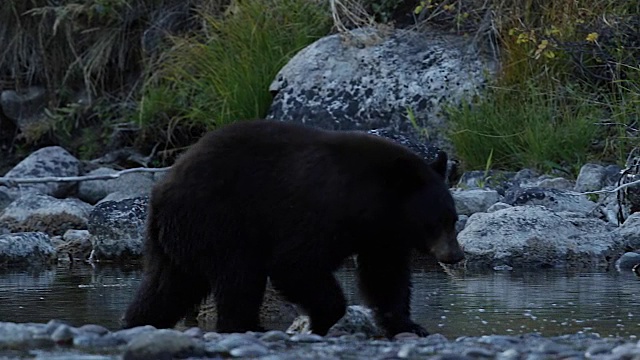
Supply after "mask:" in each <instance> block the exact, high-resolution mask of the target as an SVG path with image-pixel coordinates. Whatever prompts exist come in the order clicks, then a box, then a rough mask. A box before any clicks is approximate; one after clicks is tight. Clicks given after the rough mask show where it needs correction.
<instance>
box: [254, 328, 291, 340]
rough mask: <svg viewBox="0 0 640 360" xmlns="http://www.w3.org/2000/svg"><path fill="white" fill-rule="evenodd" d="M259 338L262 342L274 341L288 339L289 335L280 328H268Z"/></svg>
mask: <svg viewBox="0 0 640 360" xmlns="http://www.w3.org/2000/svg"><path fill="white" fill-rule="evenodd" d="M260 340H262V341H264V342H275V341H283V340H289V335H288V334H287V333H285V332H284V331H280V330H270V331H267V332H266V333H264V334H263V335H262V336H260Z"/></svg>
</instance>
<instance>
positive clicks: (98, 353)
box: [0, 320, 640, 360]
mask: <svg viewBox="0 0 640 360" xmlns="http://www.w3.org/2000/svg"><path fill="white" fill-rule="evenodd" d="M27 352H28V353H29V354H31V355H30V356H29V358H35V359H54V360H56V359H69V360H103V359H123V360H138V359H173V358H189V359H199V358H200V359H204V358H234V359H261V360H290V359H302V360H304V359H323V360H324V359H352V360H364V359H377V360H383V359H384V360H389V359H409V360H413V359H440V360H464V359H476V360H478V359H480V360H481V359H497V360H521V359H526V360H538V359H540V360H542V359H576V360H577V359H597V360H621V359H640V345H639V344H638V340H637V339H635V338H623V337H617V338H613V337H606V338H601V337H599V336H598V335H597V334H585V333H577V334H566V335H561V336H555V337H544V336H541V335H539V334H524V335H518V336H510V335H488V336H479V337H469V336H461V337H458V338H457V339H451V340H450V339H447V338H446V337H444V336H442V335H441V334H432V335H429V336H428V337H425V338H417V337H411V336H406V337H404V336H402V337H401V339H400V340H387V339H378V338H375V339H374V338H367V337H366V336H363V334H351V335H343V336H340V337H322V336H318V335H315V334H296V335H293V336H289V335H288V334H286V333H284V332H282V331H267V332H265V333H244V334H240V333H236V334H219V333H215V332H203V331H202V330H201V329H198V328H190V329H187V330H185V331H178V330H168V329H155V328H154V327H152V326H141V327H137V328H133V329H127V330H119V331H113V332H111V331H109V330H108V329H105V328H103V327H101V326H100V325H92V324H88V325H84V326H80V327H73V326H71V325H69V324H66V323H63V322H60V321H56V320H54V321H50V322H49V323H46V324H34V323H24V324H16V323H8V322H0V359H21V358H24V356H25V354H26V353H27Z"/></svg>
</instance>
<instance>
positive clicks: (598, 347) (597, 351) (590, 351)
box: [584, 344, 614, 358]
mask: <svg viewBox="0 0 640 360" xmlns="http://www.w3.org/2000/svg"><path fill="white" fill-rule="evenodd" d="M613 348H614V345H612V344H594V345H591V346H589V347H588V348H587V351H585V353H584V355H585V356H586V357H587V358H591V357H594V356H598V355H605V354H609V353H611V350H612V349H613Z"/></svg>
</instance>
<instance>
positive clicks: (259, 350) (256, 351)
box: [229, 344, 269, 357]
mask: <svg viewBox="0 0 640 360" xmlns="http://www.w3.org/2000/svg"><path fill="white" fill-rule="evenodd" d="M229 354H231V356H233V357H260V356H264V355H267V354H269V349H267V348H266V347H265V346H261V345H258V344H251V345H244V346H239V347H237V348H235V349H232V350H231V351H229Z"/></svg>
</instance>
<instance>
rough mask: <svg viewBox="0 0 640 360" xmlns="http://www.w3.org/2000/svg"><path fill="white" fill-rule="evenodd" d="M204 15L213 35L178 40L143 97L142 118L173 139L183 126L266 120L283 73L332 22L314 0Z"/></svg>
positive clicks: (258, 3)
mask: <svg viewBox="0 0 640 360" xmlns="http://www.w3.org/2000/svg"><path fill="white" fill-rule="evenodd" d="M202 19H203V20H204V21H206V25H207V26H206V28H207V33H206V36H202V35H204V34H201V36H194V37H190V38H176V39H174V45H173V47H172V48H171V49H169V50H168V51H167V52H166V53H165V56H164V57H163V58H162V59H161V60H160V62H159V63H157V64H156V66H154V67H152V76H151V77H150V78H149V79H148V81H147V84H146V87H145V90H144V94H143V97H142V100H141V101H140V106H139V112H138V118H137V120H138V122H139V123H140V124H141V125H142V126H143V127H146V128H155V129H158V128H162V129H163V130H162V131H163V132H165V136H167V137H169V138H170V137H171V135H172V133H173V132H174V131H175V130H176V129H178V128H183V127H197V128H203V129H210V128H213V127H215V126H219V125H223V124H226V123H229V122H233V121H238V120H245V119H255V118H261V117H264V116H265V115H266V112H267V111H268V108H269V106H270V104H271V101H272V96H271V94H270V93H269V91H268V87H269V85H270V83H271V82H272V81H273V80H274V78H275V76H276V74H277V72H278V71H279V70H280V69H281V68H282V67H283V66H284V65H285V64H286V63H287V61H288V60H289V59H290V58H291V57H292V56H293V55H295V53H296V52H298V51H299V50H301V49H302V48H304V47H305V46H307V45H308V44H310V43H311V42H313V41H315V40H317V39H318V38H320V37H321V36H324V35H326V34H327V33H328V32H329V30H330V27H331V17H330V13H329V12H328V9H327V8H326V7H325V6H322V5H319V4H318V3H317V2H314V1H309V0H247V1H243V2H242V3H239V4H238V7H237V8H236V11H234V13H233V14H232V15H228V16H226V17H224V18H222V19H220V18H216V17H214V16H211V15H209V14H206V13H203V14H202Z"/></svg>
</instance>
